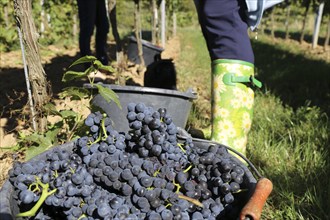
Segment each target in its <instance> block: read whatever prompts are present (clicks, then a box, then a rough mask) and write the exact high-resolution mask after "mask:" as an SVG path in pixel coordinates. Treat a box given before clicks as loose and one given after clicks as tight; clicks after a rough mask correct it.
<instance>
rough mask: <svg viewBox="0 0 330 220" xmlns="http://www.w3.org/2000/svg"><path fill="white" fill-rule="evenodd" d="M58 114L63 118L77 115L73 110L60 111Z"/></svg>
mask: <svg viewBox="0 0 330 220" xmlns="http://www.w3.org/2000/svg"><path fill="white" fill-rule="evenodd" d="M60 114H61V116H62V118H64V119H65V118H70V117H76V116H77V113H76V112H74V111H71V110H63V111H60Z"/></svg>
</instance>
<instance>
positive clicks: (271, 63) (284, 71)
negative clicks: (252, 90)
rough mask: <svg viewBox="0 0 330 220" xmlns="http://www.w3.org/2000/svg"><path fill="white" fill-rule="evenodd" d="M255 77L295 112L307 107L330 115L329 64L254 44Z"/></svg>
mask: <svg viewBox="0 0 330 220" xmlns="http://www.w3.org/2000/svg"><path fill="white" fill-rule="evenodd" d="M253 48H254V52H255V55H256V64H255V65H256V67H257V73H258V78H259V79H260V80H261V81H262V82H263V83H264V85H265V86H264V88H265V89H269V90H270V91H271V92H273V93H274V94H275V95H277V96H279V97H280V98H281V100H282V101H283V103H284V104H287V105H289V106H291V107H293V108H294V109H297V108H299V107H300V106H303V105H306V104H310V105H313V106H314V105H315V106H318V107H320V108H321V109H322V110H323V111H324V112H326V113H327V114H328V115H330V63H327V62H325V61H322V60H312V59H307V58H306V57H304V56H303V55H297V54H293V53H291V52H289V51H285V50H282V49H279V48H276V47H274V46H273V45H270V44H267V43H263V42H260V41H254V42H253Z"/></svg>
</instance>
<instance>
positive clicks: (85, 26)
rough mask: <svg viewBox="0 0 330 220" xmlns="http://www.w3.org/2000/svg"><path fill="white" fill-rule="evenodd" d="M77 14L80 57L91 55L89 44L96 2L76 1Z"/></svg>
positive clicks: (89, 0)
mask: <svg viewBox="0 0 330 220" xmlns="http://www.w3.org/2000/svg"><path fill="white" fill-rule="evenodd" d="M77 2H78V14H79V22H80V23H79V27H80V32H79V48H80V55H81V56H86V55H91V54H92V53H91V48H90V42H91V37H92V35H93V30H94V24H95V16H96V11H95V10H96V4H95V2H96V1H94V0H93V1H91V0H78V1H77Z"/></svg>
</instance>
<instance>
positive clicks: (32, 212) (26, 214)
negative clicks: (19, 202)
mask: <svg viewBox="0 0 330 220" xmlns="http://www.w3.org/2000/svg"><path fill="white" fill-rule="evenodd" d="M36 184H38V185H40V186H41V188H42V192H41V196H40V198H39V200H38V202H37V203H36V204H35V205H34V206H33V207H32V208H31V209H30V210H29V211H26V212H21V213H19V214H17V215H16V217H31V216H35V215H36V213H37V211H38V210H39V209H40V207H41V206H42V204H43V203H44V202H45V200H46V199H47V197H48V196H50V195H52V194H54V193H55V192H56V191H57V189H53V190H51V191H48V188H49V184H48V183H46V184H44V183H42V182H41V181H40V179H39V178H37V182H36Z"/></svg>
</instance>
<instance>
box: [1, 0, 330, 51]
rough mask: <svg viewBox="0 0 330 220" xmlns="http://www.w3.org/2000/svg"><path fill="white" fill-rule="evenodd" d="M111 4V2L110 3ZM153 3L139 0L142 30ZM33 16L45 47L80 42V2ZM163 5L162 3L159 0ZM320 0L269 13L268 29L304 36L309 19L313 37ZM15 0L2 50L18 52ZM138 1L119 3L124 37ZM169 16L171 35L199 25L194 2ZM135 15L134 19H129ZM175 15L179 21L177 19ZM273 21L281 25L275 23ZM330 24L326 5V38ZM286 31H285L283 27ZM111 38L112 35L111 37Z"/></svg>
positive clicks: (169, 1)
mask: <svg viewBox="0 0 330 220" xmlns="http://www.w3.org/2000/svg"><path fill="white" fill-rule="evenodd" d="M108 1H109V0H108ZM151 1H152V0H139V2H140V7H141V15H140V17H141V26H142V27H141V28H142V30H151V29H152V10H151V7H152V6H151V5H152V4H151ZM31 2H32V8H33V16H34V21H35V24H36V26H37V29H38V31H39V34H40V38H39V42H40V44H42V45H49V44H55V43H63V44H71V43H72V41H73V40H74V41H76V42H77V39H78V31H79V19H78V8H77V0H38V1H32V0H31ZM156 2H157V4H158V5H159V4H160V0H156ZM319 2H321V1H320V0H314V1H313V0H291V1H286V2H283V3H281V4H280V5H278V6H276V8H275V10H269V11H266V13H265V16H264V20H263V23H262V25H261V28H262V30H264V29H272V28H275V29H277V30H278V29H281V28H282V27H287V29H288V30H287V32H293V33H299V32H300V34H301V31H302V26H303V22H304V20H305V17H307V23H306V27H305V30H304V31H303V33H302V34H305V33H306V34H309V35H311V34H312V32H313V28H314V22H315V12H316V9H317V6H318V5H319ZM308 3H309V8H308V11H307V16H305V12H306V5H307V4H308ZM13 4H14V3H13V1H11V0H0V11H1V13H0V26H1V27H2V28H1V29H0V41H1V42H2V43H1V44H0V51H2V52H4V51H10V50H15V49H18V46H19V40H18V35H17V29H16V25H15V19H14V6H13ZM133 12H134V1H133V0H131V1H124V0H117V23H118V29H119V33H120V34H121V35H122V36H125V35H127V34H130V33H131V32H132V31H133V29H134V16H133ZM166 13H167V21H166V25H167V26H168V28H167V29H166V31H167V32H168V33H169V34H168V35H167V36H170V34H172V33H173V32H174V31H175V29H173V28H172V27H173V25H174V24H173V22H176V25H177V26H178V27H180V26H186V25H190V24H191V23H192V22H194V23H196V22H197V19H196V12H195V8H194V5H193V1H192V0H166ZM127 15H131V16H127ZM172 15H175V17H176V20H173V18H172ZM272 16H274V18H273V20H275V23H276V24H278V25H275V26H276V27H272V26H274V25H273V24H272V23H271V19H272ZM329 21H330V4H329V2H326V3H325V8H324V12H323V19H322V25H321V31H320V37H323V38H325V37H326V34H327V28H328V27H327V26H328V24H329ZM282 29H283V28H282ZM109 37H110V35H109Z"/></svg>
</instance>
